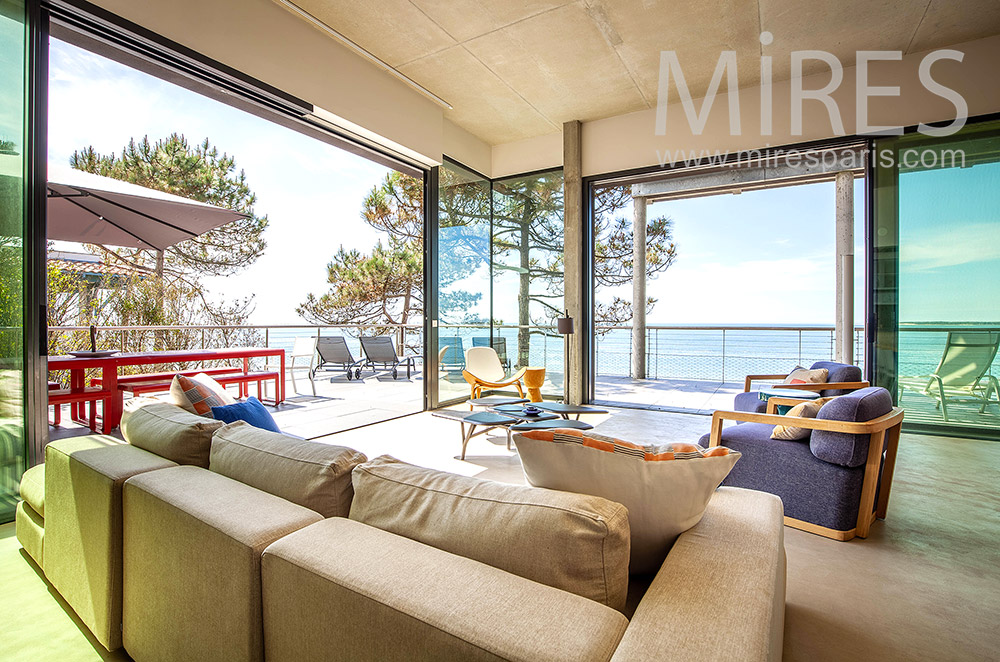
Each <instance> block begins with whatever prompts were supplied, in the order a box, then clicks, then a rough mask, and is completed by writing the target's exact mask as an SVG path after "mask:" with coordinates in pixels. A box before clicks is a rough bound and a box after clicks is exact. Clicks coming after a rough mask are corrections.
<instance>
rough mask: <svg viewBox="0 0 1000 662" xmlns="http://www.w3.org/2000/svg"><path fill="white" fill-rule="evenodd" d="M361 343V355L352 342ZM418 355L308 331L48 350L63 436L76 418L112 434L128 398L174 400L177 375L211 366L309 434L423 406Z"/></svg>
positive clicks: (376, 341) (235, 390)
mask: <svg viewBox="0 0 1000 662" xmlns="http://www.w3.org/2000/svg"><path fill="white" fill-rule="evenodd" d="M93 333H94V336H96V335H97V330H96V329H94V330H93ZM105 335H107V332H106V331H105ZM348 340H350V341H351V342H350V343H349V342H348ZM358 343H360V346H361V351H360V352H359V353H357V354H355V352H354V351H352V349H351V346H350V345H351V344H354V345H357V344H358ZM93 346H95V347H96V342H95V343H94V344H93ZM418 362H419V357H418V356H415V355H413V354H406V355H404V356H400V354H399V353H398V352H397V350H396V346H395V342H394V339H393V338H392V337H390V336H362V337H361V338H358V339H353V338H352V339H348V338H345V337H344V336H326V335H312V336H300V337H297V338H295V339H294V342H293V343H292V347H291V349H290V350H286V349H285V348H284V347H281V346H274V345H271V346H256V347H228V348H194V349H185V350H162V351H141V352H120V351H115V350H107V349H91V350H85V351H74V352H71V353H70V354H67V355H64V356H50V357H49V360H48V367H49V375H50V380H51V381H50V382H49V406H50V407H51V409H52V415H51V419H50V422H51V424H52V425H53V426H57V427H55V428H53V430H52V432H53V434H55V435H57V436H58V435H59V434H60V433H61V432H62V431H63V429H66V428H65V426H66V425H69V424H72V425H73V426H74V427H79V426H82V427H83V428H85V429H89V430H91V431H93V432H101V433H105V434H107V433H111V432H113V431H114V430H115V429H116V428H117V427H118V426H119V424H120V423H121V420H122V412H123V411H124V409H125V406H126V403H127V401H128V399H129V398H133V397H141V396H159V397H163V398H168V399H169V398H170V395H171V385H172V383H173V382H174V380H175V377H176V376H177V375H180V376H183V377H188V378H196V377H197V376H200V375H206V376H208V377H210V378H211V379H212V380H213V381H215V382H217V383H218V384H219V385H220V386H222V387H223V388H226V389H232V395H233V396H235V397H236V398H241V399H244V398H248V397H249V396H254V397H256V398H257V399H258V400H259V401H260V402H261V403H263V404H265V405H267V406H268V408H269V410H270V411H271V413H272V416H273V417H274V418H275V419H276V420H277V421H278V422H279V424H280V425H281V427H282V429H283V430H286V431H288V432H290V433H293V434H297V435H298V436H303V437H306V438H309V437H315V436H320V435H322V434H329V433H331V432H337V431H340V430H341V429H346V428H349V427H356V426H357V425H364V424H366V423H370V422H375V421H378V420H385V419H386V418H393V417H395V416H398V415H401V414H404V413H413V412H415V411H419V410H420V409H421V408H422V387H421V386H420V385H419V384H416V383H414V381H413V380H415V379H420V374H421V371H420V368H419V364H418ZM289 381H290V382H291V389H290V391H289V390H288V388H287V386H286V384H287V382H289ZM64 406H68V410H69V413H68V416H66V417H65V418H64V417H63V408H64Z"/></svg>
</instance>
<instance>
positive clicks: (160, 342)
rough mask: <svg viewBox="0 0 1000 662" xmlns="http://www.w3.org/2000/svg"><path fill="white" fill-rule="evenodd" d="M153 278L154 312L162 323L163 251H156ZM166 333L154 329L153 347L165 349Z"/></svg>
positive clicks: (163, 318)
mask: <svg viewBox="0 0 1000 662" xmlns="http://www.w3.org/2000/svg"><path fill="white" fill-rule="evenodd" d="M153 273H154V275H153V278H155V279H156V282H155V290H154V294H155V296H156V312H157V313H158V314H159V315H160V323H161V324H162V323H163V322H164V320H165V319H166V314H165V311H164V310H163V305H164V303H165V302H166V298H167V297H166V286H165V284H164V282H163V273H164V259H163V251H156V269H155V271H154V272H153ZM166 345H167V333H166V331H156V332H154V333H153V349H154V350H161V349H167V346H166Z"/></svg>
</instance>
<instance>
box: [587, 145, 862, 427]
mask: <svg viewBox="0 0 1000 662" xmlns="http://www.w3.org/2000/svg"><path fill="white" fill-rule="evenodd" d="M837 148H855V149H858V150H866V152H867V155H868V158H866V160H865V166H864V169H863V172H864V178H865V207H864V208H865V219H864V223H863V227H864V228H865V235H866V236H865V247H866V252H867V260H868V261H869V262H868V267H869V268H868V269H867V271H866V273H867V275H866V278H865V289H866V292H865V296H866V310H868V314H867V317H866V319H865V320H864V322H865V340H864V342H865V347H866V349H869V348H870V343H871V342H873V340H872V338H871V327H870V325H869V323H870V321H871V320H872V314H871V312H870V311H871V306H872V300H873V298H874V297H873V296H872V289H871V287H872V281H871V278H872V270H871V263H870V261H871V259H872V258H871V253H872V241H873V239H872V237H873V235H872V228H873V223H874V221H873V218H874V214H873V211H872V209H873V207H872V204H873V198H874V187H873V185H872V172H871V170H870V169H871V162H872V159H871V154H872V153H873V152H872V139H871V138H870V137H867V136H856V135H852V136H841V137H837V138H832V139H827V140H815V141H809V142H803V143H796V144H792V145H779V146H773V147H767V148H760V149H742V150H739V151H736V152H732V153H729V154H727V155H726V157H725V158H724V159H722V161H721V162H717V163H713V164H712V165H713V166H716V165H726V166H736V164H738V163H739V162H740V161H741V160H745V159H742V158H741V155H752V156H753V157H754V160H756V161H761V162H764V163H767V162H769V161H770V160H771V159H777V158H780V156H781V155H782V154H788V153H789V152H794V151H799V152H803V153H805V152H809V151H819V150H830V149H837ZM702 169H703V168H701V167H699V166H688V165H684V164H683V163H681V164H669V165H665V166H648V167H644V168H634V169H630V170H621V171H618V172H610V173H602V174H598V175H588V176H586V177H584V178H583V186H582V189H583V191H582V194H583V201H582V205H583V206H582V209H583V242H582V245H583V247H584V255H583V262H582V264H583V269H582V276H583V286H582V288H581V291H582V293H583V306H582V309H583V320H582V323H581V324H580V327H581V328H580V330H579V331H578V332H582V333H583V352H582V361H583V365H582V366H581V370H580V373H579V374H580V376H581V378H582V379H583V385H582V386H583V389H582V394H583V402H584V403H585V404H587V403H593V402H594V399H595V390H596V385H597V356H596V343H595V338H596V335H595V333H596V296H595V291H594V290H595V284H596V283H595V281H594V270H595V265H594V251H595V243H594V242H595V241H596V239H597V237H596V235H595V234H594V191H595V189H596V188H599V187H601V186H605V185H607V184H608V182H610V181H612V180H622V181H630V180H632V179H636V180H639V179H642V180H649V181H655V180H656V179H657V175H659V176H660V177H668V176H677V175H681V176H683V174H682V173H684V172H685V171H690V172H691V173H692V174H694V173H696V172H697V171H698V170H702ZM855 324H857V321H855ZM869 356H870V352H868V351H866V353H865V365H864V366H862V371H863V372H864V374H865V375H870V374H871V372H870V363H869V362H870V358H869ZM866 379H867V377H866ZM615 406H625V407H628V408H629V409H632V408H635V409H648V410H654V411H655V409H654V408H652V407H645V406H642V405H635V406H630V405H620V404H617V403H616V405H615Z"/></svg>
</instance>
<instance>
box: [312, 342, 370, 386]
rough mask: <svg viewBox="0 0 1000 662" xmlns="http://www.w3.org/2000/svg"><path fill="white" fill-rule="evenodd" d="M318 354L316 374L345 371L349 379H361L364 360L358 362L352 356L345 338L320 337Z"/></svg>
mask: <svg viewBox="0 0 1000 662" xmlns="http://www.w3.org/2000/svg"><path fill="white" fill-rule="evenodd" d="M316 353H317V354H319V364H318V365H317V366H316V369H315V370H314V373H315V372H319V371H320V370H333V369H336V370H344V371H346V373H347V379H348V380H351V379H360V378H361V366H362V365H363V364H364V360H358V359H355V358H354V355H353V354H351V348H350V347H348V346H347V341H346V340H345V339H344V337H343V336H328V337H322V336H321V337H319V338H317V339H316ZM327 366H332V367H327Z"/></svg>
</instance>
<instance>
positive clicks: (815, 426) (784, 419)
mask: <svg viewBox="0 0 1000 662" xmlns="http://www.w3.org/2000/svg"><path fill="white" fill-rule="evenodd" d="M810 386H815V385H813V384H810ZM820 386H829V385H828V384H827V385H820ZM800 402H801V401H800V400H796V399H794V398H770V399H769V400H768V401H767V411H768V413H766V414H755V413H752V412H745V411H716V412H715V413H714V414H712V433H711V438H710V441H709V444H708V445H709V447H712V446H718V445H719V444H720V442H721V440H722V422H723V421H743V422H746V423H766V424H768V425H792V426H794V427H800V428H808V429H810V430H827V431H829V432H846V433H848V434H867V435H870V439H869V441H868V458H867V460H866V461H865V477H864V481H863V483H862V486H861V503H860V504H859V505H858V518H857V524H856V525H855V528H853V529H851V530H849V531H838V530H836V529H831V528H828V527H825V526H819V525H817V524H812V523H811V522H804V521H802V520H798V519H794V518H792V517H785V525H786V526H790V527H792V528H794V529H801V530H802V531H808V532H809V533H816V534H818V535H821V536H826V537H827V538H832V539H834V540H850V539H851V538H854V537H855V536H857V537H859V538H867V537H868V532H869V531H870V530H871V525H872V523H873V522H874V521H875V520H876V519H885V514H886V509H887V508H888V506H889V491H890V489H891V488H892V474H893V471H894V470H895V467H896V450H897V448H898V447H899V433H900V430H901V429H902V426H903V410H902V409H901V408H899V407H893V408H892V411H890V412H889V413H888V414H886V415H884V416H879V417H878V418H875V419H872V420H870V421H862V422H858V423H852V422H848V421H830V420H826V419H819V418H802V417H800V416H778V415H777V414H775V413H774V412H775V410H776V408H777V407H778V406H779V405H796V404H799V403H800ZM883 450H884V451H885V465H884V466H883V467H882V489H881V491H879V494H878V503H875V493H876V491H878V487H879V467H880V466H882V452H883Z"/></svg>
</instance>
